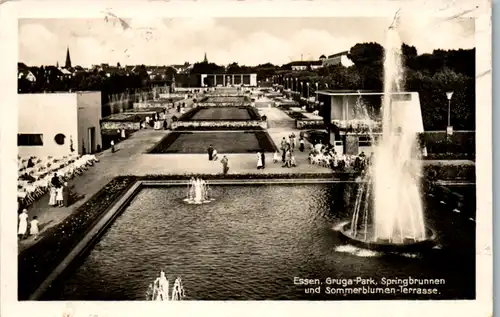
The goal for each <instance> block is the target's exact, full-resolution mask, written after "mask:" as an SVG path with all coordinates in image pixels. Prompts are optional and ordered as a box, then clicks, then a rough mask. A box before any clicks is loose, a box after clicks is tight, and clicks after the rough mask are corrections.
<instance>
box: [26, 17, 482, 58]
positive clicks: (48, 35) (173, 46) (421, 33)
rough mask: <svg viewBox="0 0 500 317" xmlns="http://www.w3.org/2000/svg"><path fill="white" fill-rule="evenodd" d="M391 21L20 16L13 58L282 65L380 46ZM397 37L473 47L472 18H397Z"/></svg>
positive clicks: (426, 47)
mask: <svg viewBox="0 0 500 317" xmlns="http://www.w3.org/2000/svg"><path fill="white" fill-rule="evenodd" d="M391 21H392V19H390V18H367V17H362V18H354V17H327V18H318V17H307V18H199V17H197V18H175V19H156V18H147V19H140V18H133V19H123V20H119V19H117V18H116V17H113V16H109V17H107V18H106V19H105V18H102V19H96V18H94V19H22V20H19V61H20V62H23V63H25V64H27V65H30V66H36V65H55V64H56V62H59V64H60V65H64V61H65V57H66V48H67V47H69V49H70V54H71V60H72V63H73V65H80V66H83V67H88V66H91V65H93V64H100V63H109V64H110V65H115V64H116V63H120V64H121V65H122V66H123V65H137V64H145V65H172V64H182V63H184V62H186V61H187V62H190V63H194V62H198V61H201V60H203V57H204V54H205V53H206V54H207V57H208V60H209V61H210V62H215V63H217V64H220V65H227V64H229V63H232V62H236V63H238V64H240V65H248V66H253V65H258V64H264V63H267V62H270V63H273V64H278V65H281V64H286V63H289V62H291V61H297V60H317V59H319V56H320V55H322V54H324V55H330V54H335V53H338V52H342V51H347V50H349V49H350V48H351V47H352V46H354V45H355V44H357V43H362V42H378V43H380V44H382V45H383V43H384V38H385V32H386V30H387V28H388V26H389V25H390V24H391ZM398 29H399V32H400V37H401V39H402V41H403V42H405V43H407V44H409V45H413V46H415V47H416V48H417V51H418V53H419V54H422V53H430V52H432V51H433V50H434V49H459V48H472V47H474V46H475V44H474V33H475V31H474V20H473V19H470V18H456V19H448V20H445V19H425V18H422V17H418V18H415V17H401V19H400V23H399V26H398Z"/></svg>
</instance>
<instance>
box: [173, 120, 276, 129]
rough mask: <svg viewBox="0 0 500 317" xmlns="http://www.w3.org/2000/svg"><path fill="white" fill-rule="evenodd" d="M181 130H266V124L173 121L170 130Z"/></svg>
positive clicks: (253, 121)
mask: <svg viewBox="0 0 500 317" xmlns="http://www.w3.org/2000/svg"><path fill="white" fill-rule="evenodd" d="M179 127H183V128H199V127H207V128H209V127H210V128H258V127H260V128H262V129H267V122H266V121H261V120H251V121H220V120H217V121H174V122H172V129H177V128H179Z"/></svg>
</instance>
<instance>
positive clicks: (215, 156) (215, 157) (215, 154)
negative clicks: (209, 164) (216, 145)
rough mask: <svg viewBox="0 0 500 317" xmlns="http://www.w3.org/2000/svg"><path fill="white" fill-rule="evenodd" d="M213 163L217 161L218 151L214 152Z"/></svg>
mask: <svg viewBox="0 0 500 317" xmlns="http://www.w3.org/2000/svg"><path fill="white" fill-rule="evenodd" d="M212 161H217V150H216V149H214V151H213V152H212Z"/></svg>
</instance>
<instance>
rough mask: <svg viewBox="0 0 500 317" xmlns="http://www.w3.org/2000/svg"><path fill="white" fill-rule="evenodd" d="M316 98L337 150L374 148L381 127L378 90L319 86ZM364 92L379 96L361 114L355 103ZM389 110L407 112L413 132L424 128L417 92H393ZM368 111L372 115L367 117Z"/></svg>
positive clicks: (356, 152) (409, 129)
mask: <svg viewBox="0 0 500 317" xmlns="http://www.w3.org/2000/svg"><path fill="white" fill-rule="evenodd" d="M316 95H317V99H318V101H319V103H320V107H321V114H322V117H323V122H324V124H325V127H326V130H327V131H328V132H329V133H330V143H331V144H332V145H334V146H335V150H336V152H337V153H341V154H352V155H357V154H359V153H360V152H361V151H363V152H365V153H369V152H371V151H372V150H373V147H372V146H373V144H372V137H375V139H376V138H377V135H380V133H381V128H382V118H381V117H382V113H381V112H380V111H381V105H382V97H383V95H384V93H382V92H379V91H359V90H318V91H316ZM361 96H363V97H364V96H370V98H371V99H372V102H373V99H374V97H375V98H376V97H377V96H378V98H379V101H378V102H377V103H376V104H373V103H371V104H367V105H366V107H367V108H366V113H364V114H363V115H361V116H360V115H359V112H358V111H356V104H357V103H358V102H359V98H360V97H361ZM390 111H391V113H393V114H394V115H397V116H401V114H404V115H405V116H406V117H407V118H411V120H410V121H408V122H407V123H408V124H407V125H406V126H405V129H407V130H408V131H411V132H412V133H413V132H414V133H421V132H423V131H424V125H423V121H422V111H421V107H420V98H419V95H418V93H417V92H398V93H391V95H390ZM367 115H368V117H369V118H370V119H367Z"/></svg>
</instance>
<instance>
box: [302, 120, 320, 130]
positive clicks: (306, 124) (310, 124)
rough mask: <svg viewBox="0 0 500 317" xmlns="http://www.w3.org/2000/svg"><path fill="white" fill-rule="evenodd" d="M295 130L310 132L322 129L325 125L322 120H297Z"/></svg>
mask: <svg viewBox="0 0 500 317" xmlns="http://www.w3.org/2000/svg"><path fill="white" fill-rule="evenodd" d="M296 124H297V129H299V130H312V129H324V128H325V123H324V122H323V120H297V122H296Z"/></svg>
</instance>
